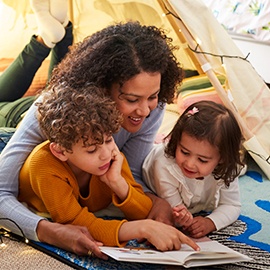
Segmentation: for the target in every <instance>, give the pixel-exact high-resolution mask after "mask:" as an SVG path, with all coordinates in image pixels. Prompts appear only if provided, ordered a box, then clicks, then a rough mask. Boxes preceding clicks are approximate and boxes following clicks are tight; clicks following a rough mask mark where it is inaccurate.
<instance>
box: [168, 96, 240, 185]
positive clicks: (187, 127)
mask: <svg viewBox="0 0 270 270" xmlns="http://www.w3.org/2000/svg"><path fill="white" fill-rule="evenodd" d="M194 107H196V108H197V109H198V112H197V113H194V114H192V113H190V110H192V109H193V108H194ZM183 132H185V133H186V134H188V135H189V136H191V137H194V138H195V139H197V140H199V141H202V140H207V141H208V142H209V143H210V144H211V145H213V146H215V147H217V148H218V150H219V153H220V160H221V161H220V163H219V164H218V165H217V167H216V168H215V170H214V171H213V176H214V177H215V179H223V180H224V182H225V185H226V186H229V185H230V182H232V181H233V180H234V179H235V178H236V177H237V176H238V175H239V173H240V171H241V169H242V167H243V163H242V161H241V155H240V148H241V142H242V133H241V129H240V127H239V125H238V122H237V120H236V118H235V116H234V114H233V113H232V112H231V111H230V110H229V109H227V108H226V107H225V106H223V105H221V104H218V103H215V102H212V101H199V102H196V103H194V104H192V105H190V106H189V107H188V108H187V109H186V110H185V111H184V113H183V114H182V115H181V116H180V117H179V119H178V121H177V123H176V124H175V126H174V128H173V129H172V131H171V132H170V133H169V135H168V136H166V138H165V140H169V142H168V144H167V146H166V148H165V154H166V156H167V157H172V158H175V151H176V147H177V145H178V144H179V142H180V140H181V136H182V134H183Z"/></svg>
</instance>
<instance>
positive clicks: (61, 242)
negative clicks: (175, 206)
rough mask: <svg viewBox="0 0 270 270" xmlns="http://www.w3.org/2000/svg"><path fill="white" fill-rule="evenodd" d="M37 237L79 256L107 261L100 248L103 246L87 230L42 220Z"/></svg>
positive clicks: (81, 227)
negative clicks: (91, 256)
mask: <svg viewBox="0 0 270 270" xmlns="http://www.w3.org/2000/svg"><path fill="white" fill-rule="evenodd" d="M37 235H38V238H39V240H40V241H41V242H45V243H47V244H50V245H54V246H56V247H59V248H62V249H65V250H67V251H71V252H73V253H76V254H78V255H89V254H90V253H92V254H94V255H95V256H97V257H99V258H101V259H105V260H107V259H108V257H107V256H106V255H105V254H103V253H102V252H101V251H100V249H99V247H100V246H102V245H103V244H102V243H101V242H98V241H95V240H94V239H93V237H92V236H91V235H90V233H89V231H88V230H87V228H85V227H83V226H77V225H63V224H59V223H53V222H49V221H47V220H45V219H43V220H41V221H40V222H39V223H38V226H37Z"/></svg>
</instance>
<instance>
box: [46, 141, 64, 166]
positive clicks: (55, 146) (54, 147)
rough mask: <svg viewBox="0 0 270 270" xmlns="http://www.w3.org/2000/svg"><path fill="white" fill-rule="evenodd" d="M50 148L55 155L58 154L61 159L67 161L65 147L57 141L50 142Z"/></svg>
mask: <svg viewBox="0 0 270 270" xmlns="http://www.w3.org/2000/svg"><path fill="white" fill-rule="evenodd" d="M50 150H51V152H52V154H53V155H54V156H56V157H57V158H58V159H60V160H61V161H67V159H68V158H67V157H66V155H65V151H64V149H63V148H62V147H61V146H60V145H59V144H58V143H55V142H52V143H50Z"/></svg>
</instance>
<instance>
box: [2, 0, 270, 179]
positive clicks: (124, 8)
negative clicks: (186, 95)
mask: <svg viewBox="0 0 270 270" xmlns="http://www.w3.org/2000/svg"><path fill="white" fill-rule="evenodd" d="M69 14H70V19H71V20H72V22H73V24H74V37H75V42H77V41H80V40H82V39H83V38H84V37H85V36H88V35H90V34H92V33H93V32H95V31H97V30H99V29H101V28H103V27H105V26H107V25H108V24H111V23H113V22H119V21H126V20H139V21H140V22H141V23H142V24H147V25H150V24H153V25H156V26H157V27H162V28H165V29H168V34H169V35H170V36H171V37H172V38H173V39H174V41H175V44H176V45H177V46H179V48H180V49H179V52H178V53H177V55H176V56H177V57H178V58H179V59H180V62H181V63H182V65H183V68H185V69H195V68H196V69H198V71H199V73H205V74H206V75H207V76H208V77H209V80H210V82H211V83H212V85H213V86H214V88H215V90H216V91H217V93H218V95H219V97H220V99H221V100H222V102H223V103H224V104H225V105H226V106H227V107H229V108H230V109H232V110H233V111H234V112H235V115H236V116H237V119H238V121H239V123H240V125H241V127H242V130H243V134H244V137H245V147H246V148H247V149H248V151H249V153H250V154H251V156H252V157H253V158H254V159H255V160H256V162H257V163H258V164H259V166H260V167H261V168H262V170H263V171H264V172H265V174H266V175H267V176H268V178H270V164H269V162H270V161H269V153H270V140H269V138H268V137H269V129H270V112H269V109H268V108H269V103H270V91H269V88H268V87H267V85H266V84H265V83H264V81H263V80H262V78H261V77H260V76H259V75H258V73H257V72H256V71H255V70H254V68H253V66H252V65H251V64H250V62H249V61H248V57H246V56H245V55H243V54H242V53H241V51H240V50H239V49H238V47H237V46H236V45H235V44H234V42H233V41H232V39H231V37H230V36H229V34H228V33H227V32H226V30H225V29H224V28H223V27H222V26H221V25H220V24H219V23H218V21H217V19H216V18H215V17H214V15H213V13H212V12H211V10H210V9H209V8H208V7H207V6H206V5H205V4H204V3H203V2H202V1H201V0H192V1H190V0H147V1H146V0H134V1H128V0H70V1H69ZM165 14H166V16H165ZM0 17H1V22H2V23H1V25H0V38H1V44H0V58H14V57H16V56H17V54H18V53H19V52H20V51H21V50H22V48H23V46H24V45H25V44H26V43H27V42H28V41H29V39H30V37H31V35H32V34H34V33H36V32H37V25H36V21H35V17H34V14H33V12H32V11H31V8H30V6H29V1H28V0H22V1H14V0H0ZM191 59H192V60H191ZM224 65H225V66H224ZM218 75H222V76H225V77H226V82H225V90H224V87H223V86H222V85H221V84H220V82H219V80H218V78H217V76H218Z"/></svg>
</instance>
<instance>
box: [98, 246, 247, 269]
mask: <svg viewBox="0 0 270 270" xmlns="http://www.w3.org/2000/svg"><path fill="white" fill-rule="evenodd" d="M197 244H198V245H199V246H200V248H201V250H200V251H194V250H193V249H192V248H191V247H189V246H188V245H185V244H183V245H182V247H181V250H175V251H166V252H161V251H157V250H153V249H145V248H136V247H130V248H127V247H123V248H117V247H104V246H103V247H100V249H101V251H102V252H103V253H105V254H107V255H108V256H110V257H112V258H114V259H116V260H118V261H128V262H144V263H157V264H170V265H183V266H185V267H191V266H202V265H214V264H225V263H233V262H239V261H247V260H250V258H249V257H248V256H245V255H243V254H241V253H239V252H237V251H234V250H233V249H231V248H229V247H226V246H224V245H222V244H220V243H219V242H217V241H206V242H197Z"/></svg>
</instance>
